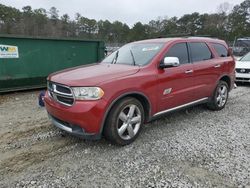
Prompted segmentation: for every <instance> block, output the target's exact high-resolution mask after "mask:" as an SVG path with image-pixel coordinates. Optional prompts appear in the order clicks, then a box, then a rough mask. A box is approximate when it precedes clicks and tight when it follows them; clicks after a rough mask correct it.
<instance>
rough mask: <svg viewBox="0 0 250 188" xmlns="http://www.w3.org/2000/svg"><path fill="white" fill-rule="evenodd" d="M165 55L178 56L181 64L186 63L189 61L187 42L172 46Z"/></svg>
mask: <svg viewBox="0 0 250 188" xmlns="http://www.w3.org/2000/svg"><path fill="white" fill-rule="evenodd" d="M165 57H178V58H179V61H180V64H185V63H188V62H189V59H188V50H187V44H186V43H179V44H175V45H174V46H172V47H171V48H170V49H169V50H168V52H167V54H166V55H165Z"/></svg>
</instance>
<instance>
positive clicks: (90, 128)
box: [44, 92, 107, 139]
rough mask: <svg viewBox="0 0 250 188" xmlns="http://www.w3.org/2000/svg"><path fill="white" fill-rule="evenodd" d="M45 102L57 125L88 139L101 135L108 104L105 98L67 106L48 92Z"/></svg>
mask: <svg viewBox="0 0 250 188" xmlns="http://www.w3.org/2000/svg"><path fill="white" fill-rule="evenodd" d="M44 102H45V107H46V110H47V112H48V114H49V117H50V119H51V121H52V123H53V124H54V125H55V126H56V127H58V128H60V129H62V130H64V131H66V132H68V133H70V134H74V135H77V136H81V137H84V138H87V139H92V138H93V139H98V138H100V137H101V130H102V125H103V117H104V112H105V109H106V106H107V102H106V101H105V100H104V99H100V100H97V101H75V103H74V105H72V106H65V105H63V104H60V103H58V102H56V101H55V100H54V99H52V98H51V97H50V96H49V95H48V93H47V92H46V94H45V97H44Z"/></svg>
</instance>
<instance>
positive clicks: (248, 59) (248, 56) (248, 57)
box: [240, 52, 250, 61]
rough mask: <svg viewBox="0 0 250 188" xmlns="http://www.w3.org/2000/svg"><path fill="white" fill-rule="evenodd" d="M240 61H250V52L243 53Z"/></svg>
mask: <svg viewBox="0 0 250 188" xmlns="http://www.w3.org/2000/svg"><path fill="white" fill-rule="evenodd" d="M240 61H250V52H249V53H248V54H247V55H245V56H244V57H242V58H241V59H240Z"/></svg>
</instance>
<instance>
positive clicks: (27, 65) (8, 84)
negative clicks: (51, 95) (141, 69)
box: [0, 36, 104, 93]
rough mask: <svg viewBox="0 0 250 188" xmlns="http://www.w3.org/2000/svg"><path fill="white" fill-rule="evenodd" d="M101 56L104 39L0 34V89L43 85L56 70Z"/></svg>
mask: <svg viewBox="0 0 250 188" xmlns="http://www.w3.org/2000/svg"><path fill="white" fill-rule="evenodd" d="M103 57H104V42H102V41H97V40H96V41H90V40H79V39H62V38H61V39H55V38H53V39H52V38H31V37H17V36H0V93H3V92H8V91H16V90H24V89H31V88H41V87H44V86H46V77H47V76H48V75H49V74H50V73H52V72H55V71H59V70H62V69H65V68H69V67H75V66H79V65H85V64H90V63H94V62H98V61H100V60H101V59H102V58H103Z"/></svg>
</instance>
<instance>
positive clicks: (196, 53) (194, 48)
mask: <svg viewBox="0 0 250 188" xmlns="http://www.w3.org/2000/svg"><path fill="white" fill-rule="evenodd" d="M189 46H190V52H191V58H192V61H193V62H197V61H204V60H208V59H212V58H213V55H212V53H211V51H210V50H209V48H208V46H207V45H206V43H203V42H192V43H189Z"/></svg>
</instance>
